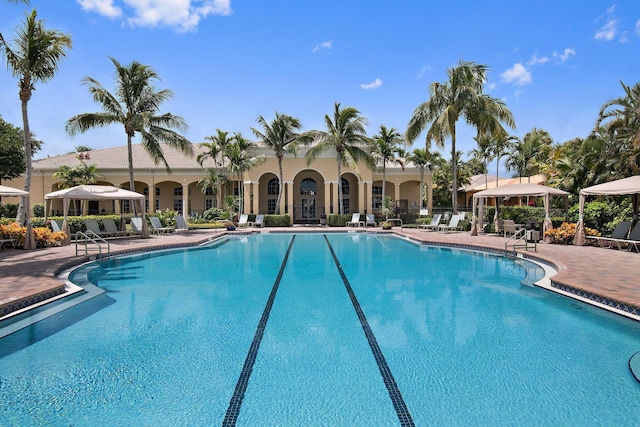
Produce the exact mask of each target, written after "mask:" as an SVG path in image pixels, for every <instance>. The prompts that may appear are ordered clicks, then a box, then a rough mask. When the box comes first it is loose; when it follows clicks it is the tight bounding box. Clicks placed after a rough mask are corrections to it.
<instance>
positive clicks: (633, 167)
mask: <svg viewBox="0 0 640 427" xmlns="http://www.w3.org/2000/svg"><path fill="white" fill-rule="evenodd" d="M620 84H621V85H622V89H623V90H624V92H625V96H623V97H619V98H616V99H612V100H610V101H608V102H606V103H605V104H604V105H603V106H602V107H601V108H600V113H599V115H598V120H597V122H596V126H595V129H594V133H595V132H599V131H600V130H601V128H603V129H604V130H605V131H606V132H607V133H608V134H609V135H611V137H613V138H615V139H616V140H618V141H619V143H620V144H621V145H622V146H623V148H624V151H625V155H624V157H623V158H624V159H625V161H624V163H625V168H626V169H627V172H626V173H625V174H626V175H627V176H629V175H633V174H634V173H638V171H639V169H640V168H639V166H638V164H639V163H640V82H639V83H636V84H635V85H634V86H633V87H630V86H627V85H625V84H624V83H623V82H620Z"/></svg>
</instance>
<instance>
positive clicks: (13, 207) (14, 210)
mask: <svg viewBox="0 0 640 427" xmlns="http://www.w3.org/2000/svg"><path fill="white" fill-rule="evenodd" d="M17 215H18V205H17V204H15V203H5V204H0V218H14V219H15V217H16V216H17Z"/></svg>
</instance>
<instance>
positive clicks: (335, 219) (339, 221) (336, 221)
mask: <svg viewBox="0 0 640 427" xmlns="http://www.w3.org/2000/svg"><path fill="white" fill-rule="evenodd" d="M352 217H353V215H352V214H345V215H337V214H331V215H327V225H328V226H330V227H346V226H347V222H349V221H351V218H352Z"/></svg>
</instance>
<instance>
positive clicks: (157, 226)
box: [149, 216, 175, 235]
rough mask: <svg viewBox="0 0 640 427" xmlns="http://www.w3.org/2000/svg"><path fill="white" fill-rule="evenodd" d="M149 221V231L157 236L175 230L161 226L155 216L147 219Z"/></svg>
mask: <svg viewBox="0 0 640 427" xmlns="http://www.w3.org/2000/svg"><path fill="white" fill-rule="evenodd" d="M149 221H151V230H152V231H153V232H154V233H156V234H158V235H160V234H166V233H171V232H173V231H174V230H175V228H174V227H165V226H164V225H162V223H161V222H160V218H158V217H157V216H151V217H149Z"/></svg>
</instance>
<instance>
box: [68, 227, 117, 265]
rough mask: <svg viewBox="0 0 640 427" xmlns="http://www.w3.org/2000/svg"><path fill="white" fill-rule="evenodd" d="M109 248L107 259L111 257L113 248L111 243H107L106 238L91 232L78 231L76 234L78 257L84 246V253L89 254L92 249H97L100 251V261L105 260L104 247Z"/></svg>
mask: <svg viewBox="0 0 640 427" xmlns="http://www.w3.org/2000/svg"><path fill="white" fill-rule="evenodd" d="M103 245H106V246H107V251H106V252H107V253H106V255H107V259H109V257H110V256H111V247H110V245H109V242H107V241H106V240H105V239H104V238H102V237H101V236H99V235H97V234H96V233H94V232H93V231H91V230H87V231H85V232H83V231H78V232H76V255H78V253H79V251H80V250H82V249H81V247H82V246H84V253H85V254H88V253H89V250H90V248H94V247H97V249H98V259H102V258H103V253H102V246H103Z"/></svg>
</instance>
